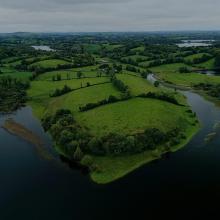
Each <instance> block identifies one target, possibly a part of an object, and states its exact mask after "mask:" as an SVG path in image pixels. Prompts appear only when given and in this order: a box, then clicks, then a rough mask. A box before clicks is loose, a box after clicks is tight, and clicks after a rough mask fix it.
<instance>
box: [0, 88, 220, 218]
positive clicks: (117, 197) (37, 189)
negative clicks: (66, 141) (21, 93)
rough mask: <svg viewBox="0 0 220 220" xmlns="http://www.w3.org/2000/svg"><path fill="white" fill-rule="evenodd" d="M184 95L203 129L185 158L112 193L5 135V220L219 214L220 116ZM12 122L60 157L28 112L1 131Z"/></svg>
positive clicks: (174, 158) (0, 191) (0, 177)
mask: <svg viewBox="0 0 220 220" xmlns="http://www.w3.org/2000/svg"><path fill="white" fill-rule="evenodd" d="M184 93H185V95H186V96H187V98H188V102H189V103H190V105H191V106H192V109H193V111H195V112H196V113H197V115H198V117H199V120H200V121H201V124H202V129H201V130H200V132H199V133H198V134H197V135H196V136H195V137H194V138H193V139H192V140H191V142H190V143H189V144H188V145H187V146H186V147H185V148H183V149H182V150H179V151H178V152H176V153H172V154H168V155H166V156H164V157H163V158H162V159H161V160H158V161H155V162H153V163H150V164H147V165H145V166H143V167H142V168H140V169H138V170H137V171H135V172H133V173H131V174H129V175H128V176H126V177H124V178H122V179H120V180H118V181H116V182H114V183H111V184H108V185H96V184H94V183H93V182H91V181H90V179H89V177H88V176H87V175H83V174H82V173H81V172H80V171H79V170H76V169H75V170H74V169H70V168H68V167H67V166H66V165H64V164H63V163H61V162H57V160H52V161H48V160H45V159H43V158H42V155H40V154H39V152H38V151H37V150H36V149H35V148H34V147H33V146H32V145H31V144H30V143H27V142H26V141H24V140H22V139H20V138H18V137H16V136H13V135H11V134H9V133H7V132H6V131H5V130H4V129H2V128H0V152H1V153H0V219H2V220H12V219H13V220H14V219H22V220H26V219H27V220H35V219H36V220H38V219H40V220H48V219H53V220H56V219H62V220H72V219H80V220H81V219H118V218H120V219H128V218H133V219H155V218H156V217H159V216H162V217H165V216H166V217H167V216H169V217H174V216H175V217H176V219H181V218H184V217H185V218H186V217H189V215H190V217H201V216H203V217H204V216H205V215H207V216H209V217H210V216H211V215H212V214H213V215H214V213H215V212H216V213H218V202H216V201H218V200H219V199H220V128H219V126H218V125H219V124H218V123H219V122H220V108H219V107H217V106H215V105H214V104H213V103H211V102H209V101H206V100H205V99H204V98H202V97H201V96H199V95H197V94H194V93H192V92H189V91H187V92H184ZM9 117H11V118H14V119H15V121H16V122H19V123H21V124H23V125H25V127H27V128H29V129H30V130H32V131H33V132H34V133H35V134H37V135H38V136H39V137H40V138H41V139H42V140H43V141H44V143H45V147H46V149H47V150H48V151H49V152H52V154H53V157H55V158H57V157H58V155H57V154H56V153H55V152H54V151H53V149H52V147H51V146H52V142H51V140H50V137H49V136H48V135H47V134H45V133H44V131H43V129H42V127H41V125H40V123H39V121H38V120H36V119H35V118H34V117H33V115H32V112H31V109H30V108H29V107H25V108H23V109H21V110H19V111H17V112H16V113H15V114H14V115H10V116H7V115H4V116H0V125H3V123H4V121H5V120H6V119H7V118H9ZM213 132H215V133H216V135H215V136H213V137H212V138H211V139H210V140H209V141H204V140H205V138H206V136H207V135H208V134H209V133H213ZM140 216H141V217H142V218H141V217H140Z"/></svg>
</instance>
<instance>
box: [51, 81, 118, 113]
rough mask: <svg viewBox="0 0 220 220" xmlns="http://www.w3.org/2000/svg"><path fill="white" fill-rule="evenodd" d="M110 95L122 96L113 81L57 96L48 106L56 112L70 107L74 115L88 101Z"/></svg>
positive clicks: (93, 101) (91, 101) (95, 100)
mask: <svg viewBox="0 0 220 220" xmlns="http://www.w3.org/2000/svg"><path fill="white" fill-rule="evenodd" d="M109 95H114V96H116V97H120V95H121V93H120V92H119V91H118V90H117V89H115V87H113V85H112V84H111V83H109V84H103V85H96V86H92V87H88V88H85V89H80V90H77V91H73V92H71V93H68V94H66V95H64V96H61V97H58V98H55V99H53V100H52V101H51V103H50V104H49V106H48V110H49V111H50V112H51V111H52V113H54V112H55V111H56V110H58V109H60V108H65V109H70V110H71V111H72V112H73V114H74V115H76V114H80V113H79V107H81V106H84V105H86V104H87V103H96V102H98V101H101V100H103V99H107V98H108V97H109Z"/></svg>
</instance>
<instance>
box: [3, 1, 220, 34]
mask: <svg viewBox="0 0 220 220" xmlns="http://www.w3.org/2000/svg"><path fill="white" fill-rule="evenodd" d="M219 7H220V1H217V0H193V1H192V0H184V1H183V0H0V32H13V31H151V30H186V29H188V30H190V29H197V30H198V29H220V24H219V20H220V13H219Z"/></svg>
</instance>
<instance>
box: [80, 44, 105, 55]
mask: <svg viewBox="0 0 220 220" xmlns="http://www.w3.org/2000/svg"><path fill="white" fill-rule="evenodd" d="M84 48H85V50H86V51H87V52H89V53H98V52H99V51H100V50H101V49H102V47H101V45H100V44H84Z"/></svg>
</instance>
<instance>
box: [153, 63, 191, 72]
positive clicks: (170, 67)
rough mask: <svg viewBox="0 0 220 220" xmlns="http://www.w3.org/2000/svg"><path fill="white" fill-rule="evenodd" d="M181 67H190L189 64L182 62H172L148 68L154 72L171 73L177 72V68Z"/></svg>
mask: <svg viewBox="0 0 220 220" xmlns="http://www.w3.org/2000/svg"><path fill="white" fill-rule="evenodd" d="M181 67H187V68H189V69H191V68H192V67H191V66H189V65H186V64H184V63H174V64H164V65H161V66H156V67H152V68H150V69H151V70H152V71H153V72H156V73H161V72H162V73H173V72H179V68H181Z"/></svg>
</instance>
